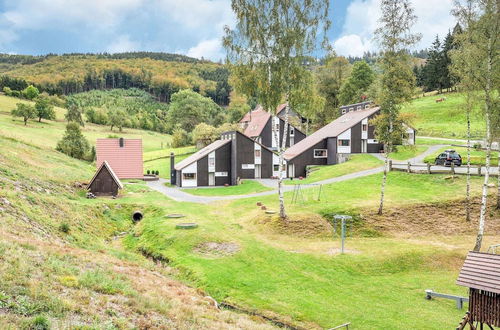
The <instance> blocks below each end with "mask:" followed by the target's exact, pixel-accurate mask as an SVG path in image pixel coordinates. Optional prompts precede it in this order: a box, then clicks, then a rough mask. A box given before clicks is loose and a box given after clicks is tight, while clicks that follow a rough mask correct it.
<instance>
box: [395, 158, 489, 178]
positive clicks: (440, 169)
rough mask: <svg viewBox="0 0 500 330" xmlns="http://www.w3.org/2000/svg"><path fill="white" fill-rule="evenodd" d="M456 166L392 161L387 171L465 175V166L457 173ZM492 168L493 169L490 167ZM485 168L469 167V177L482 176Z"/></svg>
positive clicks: (478, 166) (452, 164)
mask: <svg viewBox="0 0 500 330" xmlns="http://www.w3.org/2000/svg"><path fill="white" fill-rule="evenodd" d="M457 168H458V167H457V166H455V164H454V163H451V165H450V166H449V167H445V166H442V165H433V164H429V163H427V164H412V163H410V162H408V163H394V162H393V161H392V160H390V161H389V171H401V172H407V173H424V174H452V175H455V174H461V175H464V174H467V170H466V168H467V167H466V166H465V165H463V166H462V167H460V168H461V169H462V170H459V171H457ZM492 168H493V167H492ZM484 171H485V168H484V166H480V165H471V166H470V175H478V176H482V175H484ZM490 175H493V176H496V175H497V174H496V173H491V171H490Z"/></svg>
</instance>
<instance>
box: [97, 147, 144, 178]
mask: <svg viewBox="0 0 500 330" xmlns="http://www.w3.org/2000/svg"><path fill="white" fill-rule="evenodd" d="M123 142H124V145H123V147H120V139H97V142H96V157H97V159H96V167H97V168H99V167H100V166H101V164H102V163H103V162H104V161H107V162H108V164H109V165H110V166H111V168H112V169H113V172H115V174H116V176H117V177H118V178H119V179H142V178H143V177H144V169H143V161H142V140H141V139H124V140H123Z"/></svg>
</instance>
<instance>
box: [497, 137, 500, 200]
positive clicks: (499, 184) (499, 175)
mask: <svg viewBox="0 0 500 330" xmlns="http://www.w3.org/2000/svg"><path fill="white" fill-rule="evenodd" d="M497 143H498V172H497V210H500V140H499V141H498V142H497Z"/></svg>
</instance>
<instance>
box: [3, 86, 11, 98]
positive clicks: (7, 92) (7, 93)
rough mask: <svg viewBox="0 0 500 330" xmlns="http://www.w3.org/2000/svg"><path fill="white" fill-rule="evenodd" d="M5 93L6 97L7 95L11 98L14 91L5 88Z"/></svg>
mask: <svg viewBox="0 0 500 330" xmlns="http://www.w3.org/2000/svg"><path fill="white" fill-rule="evenodd" d="M3 92H4V94H5V95H7V96H11V95H12V89H10V87H7V86H5V87H4V88H3Z"/></svg>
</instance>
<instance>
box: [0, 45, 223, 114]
mask: <svg viewBox="0 0 500 330" xmlns="http://www.w3.org/2000/svg"><path fill="white" fill-rule="evenodd" d="M0 74H1V76H0V88H3V87H9V88H11V89H12V90H18V91H20V90H23V89H24V88H26V87H27V86H28V85H30V84H32V85H34V86H36V87H37V88H38V90H40V92H47V93H48V94H57V95H69V94H74V93H81V92H86V91H90V90H106V89H115V88H122V89H128V88H137V89H141V90H144V91H146V92H148V93H150V94H151V95H153V96H154V97H155V98H156V99H157V100H158V101H160V102H167V103H168V102H170V99H171V96H172V94H174V93H176V92H178V91H180V90H182V89H186V88H188V89H192V90H194V91H196V92H198V93H200V94H201V95H204V96H208V97H210V98H212V99H213V100H214V102H216V103H217V104H218V105H221V106H226V105H228V104H229V95H230V92H231V88H230V86H229V83H228V76H229V72H228V71H227V69H225V68H224V67H222V66H221V65H220V64H216V63H211V62H207V61H199V60H197V59H193V58H190V57H187V56H183V55H177V54H166V53H149V52H137V53H121V54H106V53H104V54H68V55H51V54H49V55H44V56H28V55H6V54H3V55H0Z"/></svg>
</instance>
